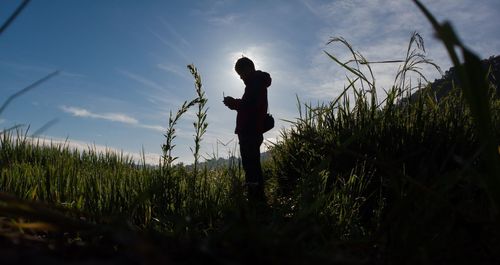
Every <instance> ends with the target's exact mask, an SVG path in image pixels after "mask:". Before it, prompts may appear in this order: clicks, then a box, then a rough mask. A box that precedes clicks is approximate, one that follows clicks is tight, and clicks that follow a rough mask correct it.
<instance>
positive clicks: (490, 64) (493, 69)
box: [431, 55, 500, 100]
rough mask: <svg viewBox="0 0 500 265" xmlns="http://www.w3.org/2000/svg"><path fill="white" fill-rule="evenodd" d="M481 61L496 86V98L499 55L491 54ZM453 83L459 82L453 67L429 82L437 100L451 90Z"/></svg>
mask: <svg viewBox="0 0 500 265" xmlns="http://www.w3.org/2000/svg"><path fill="white" fill-rule="evenodd" d="M481 63H482V65H483V67H484V69H485V70H486V71H488V70H489V74H488V79H489V81H490V82H491V84H493V85H494V86H495V87H496V97H497V98H498V97H499V96H500V56H498V55H496V56H491V57H490V58H488V59H484V60H482V61H481ZM453 83H455V84H460V81H459V80H458V73H457V70H456V68H455V67H451V68H450V69H449V70H448V71H446V72H445V74H444V75H443V77H442V78H440V79H436V80H434V82H432V83H431V89H432V90H433V91H435V92H436V98H437V99H438V100H439V99H441V98H442V97H444V96H446V95H447V94H448V93H449V92H450V91H451V89H452V88H453Z"/></svg>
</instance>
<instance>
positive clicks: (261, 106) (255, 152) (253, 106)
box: [223, 57, 271, 201]
mask: <svg viewBox="0 0 500 265" xmlns="http://www.w3.org/2000/svg"><path fill="white" fill-rule="evenodd" d="M234 70H236V73H238V75H239V76H240V78H241V79H242V80H243V82H244V83H245V92H244V93H243V96H242V97H241V99H239V98H236V99H235V98H233V97H224V101H223V102H224V105H226V106H227V107H228V108H229V109H232V110H236V111H237V112H238V114H237V116H236V130H235V133H236V134H237V135H238V140H239V143H240V154H241V160H242V164H243V170H245V181H246V185H247V187H248V196H249V200H250V201H262V200H264V179H263V177H262V168H261V165H260V145H261V144H262V141H263V139H264V138H263V135H262V134H263V133H264V129H263V127H264V118H265V116H266V113H267V88H268V87H269V86H270V85H271V76H270V75H269V74H268V73H266V72H262V71H256V70H255V65H254V64H253V62H252V60H250V59H248V58H246V57H242V58H240V59H239V60H238V61H237V62H236V65H235V66H234Z"/></svg>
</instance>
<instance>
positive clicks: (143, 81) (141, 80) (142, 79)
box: [118, 70, 165, 91]
mask: <svg viewBox="0 0 500 265" xmlns="http://www.w3.org/2000/svg"><path fill="white" fill-rule="evenodd" d="M118 72H120V73H121V74H123V75H124V76H126V77H128V78H130V79H132V80H134V81H136V82H138V83H141V84H143V85H145V86H147V87H149V88H153V89H156V90H160V91H164V90H165V88H164V87H163V86H162V85H160V84H158V83H156V82H155V81H152V80H149V79H147V78H145V77H143V76H141V75H138V74H134V73H131V72H128V71H124V70H119V71H118Z"/></svg>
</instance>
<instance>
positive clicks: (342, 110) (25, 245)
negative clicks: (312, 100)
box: [0, 2, 500, 264]
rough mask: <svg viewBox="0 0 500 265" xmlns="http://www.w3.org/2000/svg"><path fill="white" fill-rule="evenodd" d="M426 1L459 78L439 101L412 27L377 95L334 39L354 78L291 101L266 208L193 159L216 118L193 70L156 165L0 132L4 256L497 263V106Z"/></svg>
mask: <svg viewBox="0 0 500 265" xmlns="http://www.w3.org/2000/svg"><path fill="white" fill-rule="evenodd" d="M417 4H419V3H418V2H417ZM419 7H420V8H421V9H422V11H423V12H424V14H426V16H428V19H429V20H430V21H431V23H432V24H433V27H434V28H435V30H436V31H437V33H438V35H439V36H440V37H441V39H442V41H443V43H444V44H445V46H446V47H447V49H448V51H449V54H450V58H451V59H452V61H453V63H454V66H455V67H456V69H457V72H458V80H459V81H460V82H459V83H460V86H459V85H457V86H454V87H453V89H452V90H451V91H450V93H448V94H447V95H446V96H445V97H444V98H440V99H439V100H437V99H436V96H435V95H436V93H437V91H436V90H433V89H431V87H430V86H429V85H428V84H426V82H425V77H423V76H421V75H420V72H419V71H420V69H421V68H422V67H431V68H436V65H435V64H434V63H433V62H432V61H430V60H429V59H427V58H426V57H425V55H424V54H425V51H423V50H422V48H423V40H422V39H421V38H420V36H419V35H418V34H417V33H414V34H412V35H411V39H410V42H409V45H408V53H407V54H406V60H404V61H402V62H401V67H400V71H399V72H398V73H397V74H396V76H395V81H394V85H393V87H392V88H391V89H390V90H389V91H387V93H386V95H384V96H383V97H382V98H384V100H379V97H378V96H377V93H376V92H377V91H379V90H377V86H376V85H375V78H374V77H373V76H372V75H371V72H372V71H371V68H370V63H368V62H367V61H366V60H365V59H364V57H363V56H362V55H361V54H359V53H357V52H354V49H353V48H352V47H351V46H350V45H349V43H348V42H347V41H345V40H344V39H342V38H334V39H332V40H331V45H343V46H344V47H346V48H348V49H350V50H351V51H352V55H353V58H352V60H351V61H349V62H341V61H339V60H338V59H337V58H336V57H335V56H334V55H332V54H330V53H327V54H326V55H325V56H329V57H330V58H331V59H332V63H338V64H339V65H340V67H343V68H344V69H345V70H346V72H348V73H350V74H352V76H353V78H352V79H349V80H347V85H346V88H345V90H344V92H343V93H342V94H341V95H339V96H338V98H336V99H333V100H332V101H331V102H328V103H324V104H321V105H316V106H314V105H311V104H303V103H300V101H299V102H298V112H299V118H298V119H297V120H294V121H291V125H292V126H291V128H290V129H287V130H283V131H281V138H280V140H279V141H278V143H276V144H275V145H274V146H272V147H271V149H270V152H271V154H272V155H271V159H269V160H267V161H265V162H264V164H263V166H264V172H265V175H266V195H267V199H268V201H267V204H266V205H253V204H250V203H249V202H248V201H247V200H246V195H245V191H244V186H243V178H244V176H243V172H242V170H241V168H240V165H239V164H238V161H237V160H232V163H230V164H229V165H223V166H220V167H216V168H210V169H209V168H207V167H204V166H203V164H201V163H200V162H201V161H200V158H199V155H198V153H199V150H200V146H201V145H202V144H203V142H202V140H203V135H204V133H205V131H206V129H207V126H209V125H208V124H207V123H206V115H207V114H206V107H205V103H206V100H207V99H206V98H205V94H204V92H203V89H202V82H201V77H200V75H199V73H198V71H197V70H196V68H194V66H189V70H190V71H191V73H192V75H193V77H194V80H195V84H196V92H197V98H195V99H193V100H191V101H186V102H185V103H184V104H183V105H182V106H181V107H180V109H179V110H178V111H177V112H173V113H171V115H170V118H169V124H168V130H167V131H166V132H165V142H164V143H163V144H162V143H159V144H162V146H163V158H162V163H161V164H160V165H159V166H158V167H151V166H147V165H144V164H141V163H137V162H135V161H132V160H131V159H130V158H127V157H124V156H123V155H120V154H116V153H111V152H106V153H99V152H96V151H93V150H92V149H91V148H89V150H86V151H76V150H72V149H70V148H69V147H68V146H64V145H62V146H61V145H51V146H46V145H41V144H40V143H36V142H33V141H32V140H31V139H30V138H29V137H26V132H22V131H19V130H18V131H16V130H6V131H4V132H3V133H2V134H1V141H0V191H1V193H0V224H1V225H0V237H1V238H2V241H0V246H3V248H4V250H5V252H0V253H4V254H5V253H6V252H8V251H11V250H12V251H11V252H16V251H20V253H21V252H24V253H31V254H32V255H27V256H26V257H25V259H24V261H26V262H31V263H35V262H36V261H37V257H38V259H41V260H45V259H48V257H49V256H51V257H52V259H53V260H50V259H48V260H49V261H53V262H56V261H58V262H62V260H58V259H57V258H54V256H55V257H65V259H67V261H68V260H69V261H74V262H78V261H82V260H84V261H89V262H92V261H95V260H102V262H103V263H115V262H116V263H118V262H120V263H155V264H156V263H159V262H163V263H168V262H171V263H174V264H200V263H203V264H205V263H208V264H450V263H459V264H463V263H477V264H495V263H498V262H500V256H499V255H498V253H500V252H499V251H500V241H499V238H500V237H499V236H500V228H499V226H498V223H499V212H498V211H499V207H500V169H499V165H500V163H498V162H500V154H499V149H498V148H499V143H500V101H499V100H498V96H497V95H496V94H495V91H496V89H495V88H494V87H492V86H491V84H489V83H488V81H487V79H486V78H485V77H486V75H487V74H488V69H484V67H482V66H481V63H480V61H479V59H478V58H477V56H475V55H474V54H473V53H472V52H470V51H469V50H468V49H467V48H466V47H465V46H464V45H463V44H462V43H460V42H459V41H458V38H456V37H455V34H454V32H453V29H452V28H451V26H449V25H448V24H446V23H443V24H439V23H438V22H436V21H435V19H434V18H433V17H432V15H431V14H430V13H428V11H427V10H426V9H425V7H423V6H421V5H419ZM457 51H459V52H461V57H460V58H463V60H462V61H460V60H459V59H458V58H459V55H457V53H456V52H457ZM436 69H437V68H436ZM437 70H438V69H437ZM412 78H413V79H412ZM415 91H418V93H415ZM189 108H196V109H197V117H198V120H197V121H196V122H195V137H194V149H193V150H194V152H193V154H194V157H195V163H194V165H193V166H192V167H189V168H186V167H184V166H181V165H178V164H176V163H175V161H176V158H175V155H174V154H175V150H174V146H175V145H174V142H175V126H176V124H177V122H178V121H179V120H180V119H181V118H182V116H183V114H184V113H185V112H186V111H187V110H188V109H189ZM0 114H1V112H0ZM9 240H10V241H13V242H14V241H15V240H17V241H16V242H18V243H17V245H16V244H10V243H8V244H7V243H6V242H7V241H9ZM10 241H9V242H10ZM16 249H17V250H16ZM9 253H10V252H9ZM47 253H48V254H47ZM30 256H31V258H32V259H30ZM4 257H7V258H5V260H6V262H7V263H8V261H9V260H8V256H6V255H4ZM1 259H2V257H0V260H1ZM56 263H57V262H56Z"/></svg>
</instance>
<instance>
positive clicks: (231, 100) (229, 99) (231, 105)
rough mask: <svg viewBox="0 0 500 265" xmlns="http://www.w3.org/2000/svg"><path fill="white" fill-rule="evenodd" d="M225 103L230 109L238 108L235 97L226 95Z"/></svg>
mask: <svg viewBox="0 0 500 265" xmlns="http://www.w3.org/2000/svg"><path fill="white" fill-rule="evenodd" d="M222 102H223V103H224V105H226V106H227V107H228V108H230V109H235V108H236V100H235V99H234V98H233V97H229V96H228V97H224V100H223V101H222Z"/></svg>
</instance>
